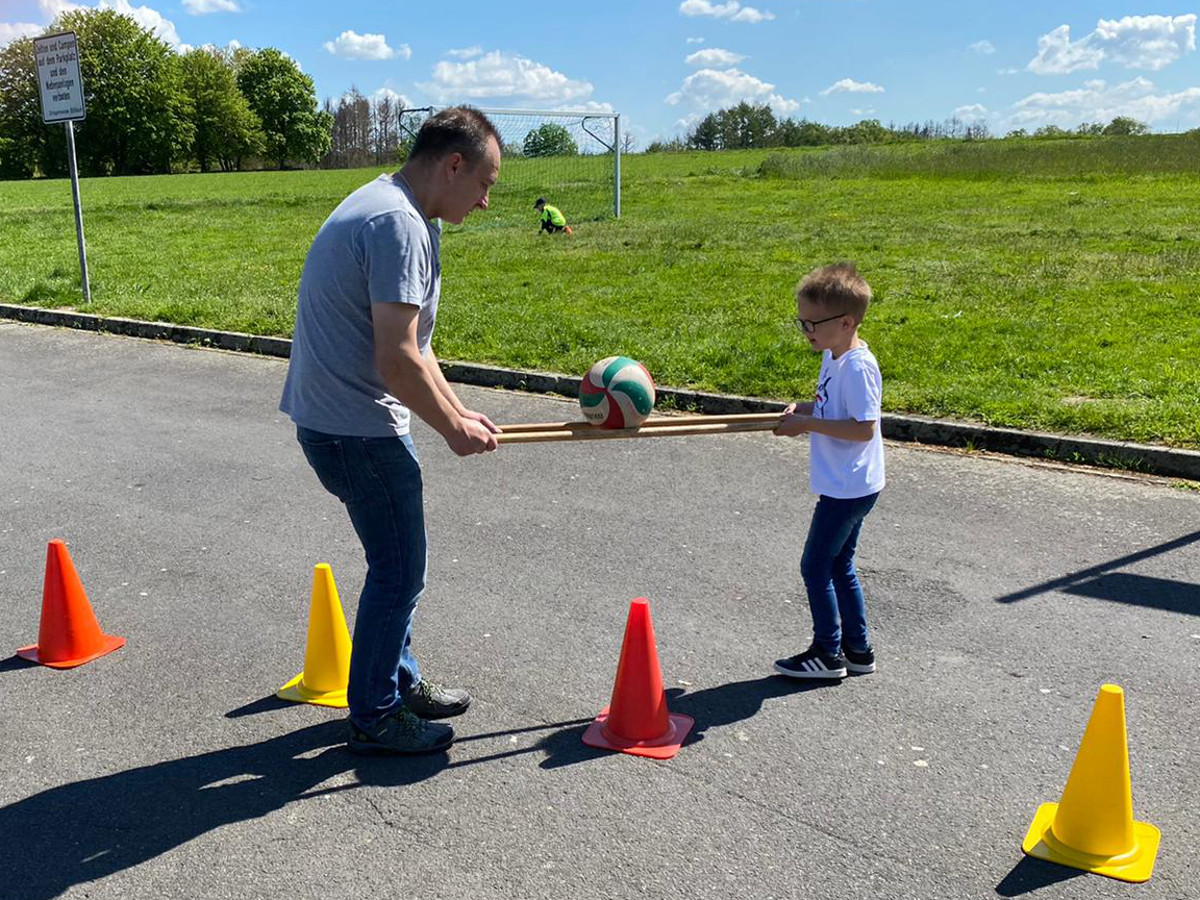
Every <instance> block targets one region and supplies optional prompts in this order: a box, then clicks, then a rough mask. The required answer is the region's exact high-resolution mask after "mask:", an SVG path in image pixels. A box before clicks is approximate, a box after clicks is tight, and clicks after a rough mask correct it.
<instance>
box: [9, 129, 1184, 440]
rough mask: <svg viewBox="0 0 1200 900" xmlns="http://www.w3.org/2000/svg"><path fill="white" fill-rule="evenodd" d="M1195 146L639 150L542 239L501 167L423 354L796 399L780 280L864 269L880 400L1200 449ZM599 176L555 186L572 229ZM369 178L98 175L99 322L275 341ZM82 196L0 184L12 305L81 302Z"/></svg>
mask: <svg viewBox="0 0 1200 900" xmlns="http://www.w3.org/2000/svg"><path fill="white" fill-rule="evenodd" d="M1198 161H1200V138H1198V137H1195V136H1182V137H1174V136H1160V137H1150V138H1138V139H1133V140H1132V141H1130V140H1126V141H1120V140H1093V141H1062V142H1046V141H1041V142H1034V141H1029V142H1008V141H1005V142H988V143H986V144H981V145H974V146H972V145H963V144H957V145H908V146H902V147H882V148H871V149H868V150H863V149H860V148H834V149H823V150H807V151H787V152H782V153H778V152H777V153H772V152H769V151H737V152H727V153H707V154H702V153H695V154H670V155H654V156H630V157H627V158H626V159H625V161H624V165H623V175H624V192H623V200H622V203H623V212H624V215H623V217H622V218H621V219H620V220H614V219H600V220H594V221H585V222H581V223H579V224H578V226H577V227H576V229H575V234H574V236H573V237H571V238H561V237H556V238H548V237H539V236H538V235H537V232H536V220H535V215H534V213H533V211H532V209H528V206H529V204H531V202H532V198H531V197H529V196H528V194H529V191H530V187H529V186H530V185H531V184H536V183H537V181H536V166H537V165H538V163H537V161H532V160H512V161H506V162H505V168H504V170H503V171H502V172H501V183H500V185H499V187H498V189H497V191H496V193H495V194H494V197H493V208H494V210H490V211H489V212H488V213H482V214H477V216H478V218H477V219H476V220H475V221H474V224H473V225H469V227H464V228H461V229H455V228H451V229H448V230H447V234H446V237H445V239H444V241H443V261H444V272H445V277H444V283H443V296H444V300H443V305H442V312H441V316H440V319H439V326H438V334H437V339H436V344H435V346H436V349H437V352H438V353H439V355H440V356H441V357H442V358H444V359H460V360H471V361H477V362H489V363H497V364H500V365H506V366H513V367H517V368H534V369H543V370H551V371H559V372H573V373H581V372H583V371H584V370H585V369H586V368H587V366H588V365H590V363H591V362H592V361H594V360H595V359H597V358H599V357H602V356H607V355H611V354H613V353H624V354H626V355H630V356H634V357H636V358H638V359H640V360H642V361H643V362H644V363H645V364H646V365H647V366H648V368H649V369H650V371H651V372H653V373H654V375H655V377H656V378H657V380H658V381H660V382H661V383H664V384H670V385H673V386H690V387H695V388H698V389H702V390H716V391H726V392H732V393H739V394H754V395H759V396H766V397H774V398H780V399H795V398H797V397H801V398H805V397H808V396H809V395H810V394H811V390H812V383H813V379H814V376H815V373H816V368H817V364H818V361H817V359H816V358H815V357H814V356H813V355H812V354H810V353H809V351H808V350H807V347H806V345H805V344H804V342H803V340H802V338H801V336H800V335H799V333H798V332H796V331H795V329H794V327H793V326H792V324H791V323H792V319H793V316H794V308H793V300H792V289H793V287H794V285H795V282H796V281H797V279H798V278H799V277H800V276H801V275H802V274H804V273H805V272H806V271H808V270H809V269H811V268H813V267H814V266H816V265H819V264H822V263H825V262H829V261H833V260H837V259H852V260H855V261H856V262H857V263H858V264H859V266H860V268H861V269H862V271H863V272H864V273H865V275H866V276H867V278H868V279H869V280H870V281H871V283H872V285H873V286H874V288H875V292H876V297H877V303H876V305H874V306H873V307H872V310H871V312H870V313H869V316H868V320H867V322H866V323H865V325H864V329H863V336H864V337H865V338H866V339H867V340H868V341H869V342H870V344H871V346H872V349H873V350H874V351H875V353H876V355H877V356H878V358H879V360H880V363H881V366H882V368H883V374H884V379H885V393H884V401H885V407H886V409H888V410H890V411H908V412H915V413H921V414H926V415H932V416H946V417H957V418H965V419H971V420H976V421H983V422H987V423H991V424H998V425H1006V426H1013V427H1021V428H1036V429H1045V430H1053V431H1065V432H1090V433H1095V434H1101V435H1106V436H1110V437H1117V438H1124V439H1130V440H1137V441H1155V442H1165V443H1168V444H1173V445H1178V446H1186V447H1193V448H1196V447H1200V362H1198V360H1200V216H1197V215H1196V212H1195V211H1196V209H1197V208H1200V170H1198V166H1200V162H1198ZM595 166H596V168H597V173H598V174H596V176H595V178H596V179H597V181H590V180H589V178H590V176H586V177H584V178H581V180H580V183H578V184H575V185H572V186H570V187H569V188H565V189H563V190H561V191H559V192H557V193H555V194H548V196H551V202H558V203H559V205H561V206H562V208H563V209H564V211H565V212H566V213H567V215H568V217H569V218H570V217H571V215H572V202H573V201H578V203H579V204H582V203H583V202H584V201H585V199H586V200H587V202H588V203H590V204H593V205H594V204H595V203H596V202H597V197H602V191H603V187H602V185H600V184H598V180H599V179H600V178H601V177H602V176H603V175H606V174H607V170H606V169H604V167H603V165H602V164H601V161H600V160H596V161H595ZM601 170H603V171H601ZM374 174H376V173H375V172H374V171H372V170H357V171H311V172H278V173H277V172H264V173H245V174H227V175H221V174H213V175H187V176H165V177H147V178H126V179H105V180H101V179H95V180H85V181H84V182H83V184H82V193H83V201H84V212H85V219H86V227H87V236H88V245H89V261H90V263H91V275H92V289H93V303H92V304H91V305H90V306H88V307H87V308H86V311H88V312H94V313H98V314H108V315H120V316H128V317H132V318H140V319H159V320H168V321H173V322H179V323H183V324H195V325H207V326H213V327H218V328H224V329H231V330H237V331H250V332H256V333H263V334H283V335H286V334H289V333H290V331H291V327H292V323H293V315H294V309H295V290H296V284H297V281H298V278H299V273H300V268H301V264H302V262H303V259H304V254H305V252H306V250H307V248H308V244H309V241H310V240H311V238H312V236H313V234H314V233H315V232H316V230H317V228H318V227H319V226H320V224H321V222H322V221H323V220H324V218H325V216H326V215H327V214H328V213H329V211H330V210H332V209H333V207H334V206H336V205H337V203H338V202H339V201H340V200H341V199H342V197H343V196H345V194H347V193H348V192H349V191H351V190H352V189H353V188H355V187H357V186H358V185H360V184H361V183H363V182H364V181H366V180H367V179H369V178H370V177H373V175H374ZM506 183H507V184H508V185H510V186H509V187H506ZM512 185H516V186H515V187H514V186H512ZM600 202H602V200H601V201H600ZM70 206H71V200H70V189H69V185H68V183H67V182H65V181H42V182H2V183H0V301H4V302H14V303H27V304H35V305H42V306H59V307H61V306H73V307H76V308H82V307H79V301H78V296H79V288H78V283H79V276H78V267H77V262H76V255H75V241H74V234H73V224H72V217H71V211H70Z"/></svg>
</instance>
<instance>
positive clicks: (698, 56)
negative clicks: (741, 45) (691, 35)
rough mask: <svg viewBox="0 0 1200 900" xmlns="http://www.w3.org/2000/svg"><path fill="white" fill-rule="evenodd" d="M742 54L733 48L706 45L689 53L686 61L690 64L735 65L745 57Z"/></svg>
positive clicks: (707, 65) (709, 65) (710, 66)
mask: <svg viewBox="0 0 1200 900" xmlns="http://www.w3.org/2000/svg"><path fill="white" fill-rule="evenodd" d="M745 58H746V57H744V56H743V55H742V54H740V53H734V52H733V51H732V50H722V49H721V48H720V47H705V48H704V49H703V50H697V51H696V52H695V53H693V54H691V55H689V56H688V57H687V58H686V59H684V62H685V63H687V64H688V65H689V66H706V67H708V68H712V67H713V66H733V65H737V64H738V63H740V62H741V61H742V60H743V59H745Z"/></svg>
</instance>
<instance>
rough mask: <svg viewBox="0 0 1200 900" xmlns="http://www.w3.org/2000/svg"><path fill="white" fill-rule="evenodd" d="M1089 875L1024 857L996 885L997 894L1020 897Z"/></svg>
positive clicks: (1078, 870)
mask: <svg viewBox="0 0 1200 900" xmlns="http://www.w3.org/2000/svg"><path fill="white" fill-rule="evenodd" d="M1087 874H1088V873H1087V872H1084V871H1082V870H1080V869H1069V868H1067V867H1066V866H1059V865H1055V864H1054V863H1050V862H1046V861H1045V860H1041V859H1034V858H1033V857H1032V856H1022V857H1021V861H1020V862H1018V863H1017V864H1016V865H1015V866H1013V870H1012V871H1011V872H1009V873H1008V874H1007V875H1005V876H1004V879H1003V880H1002V881H1001V882H1000V883H999V884H998V885H996V893H997V894H999V895H1000V896H1001V897H1020V896H1021V895H1022V894H1029V893H1032V892H1033V891H1037V890H1041V889H1042V888H1044V887H1050V885H1052V884H1058V883H1059V882H1062V881H1069V880H1071V879H1072V878H1080V877H1082V876H1084V875H1087Z"/></svg>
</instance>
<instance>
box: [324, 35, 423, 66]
mask: <svg viewBox="0 0 1200 900" xmlns="http://www.w3.org/2000/svg"><path fill="white" fill-rule="evenodd" d="M325 49H326V50H328V51H329V52H330V53H332V54H333V55H334V56H340V57H342V58H343V59H373V60H379V59H392V58H394V57H397V56H399V57H400V58H401V59H411V58H412V48H411V47H409V46H408V44H401V45H400V46H399V47H397V48H395V49H393V48H391V47H389V46H388V43H387V38H385V37H384V36H383V35H382V34H358V33H357V32H354V31H343V32H342V33H341V34H340V35H338V37H337V39H336V40H333V41H326V42H325Z"/></svg>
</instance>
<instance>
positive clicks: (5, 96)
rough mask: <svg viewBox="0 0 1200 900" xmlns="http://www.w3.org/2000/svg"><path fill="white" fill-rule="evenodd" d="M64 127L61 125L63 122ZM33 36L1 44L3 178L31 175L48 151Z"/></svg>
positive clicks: (0, 160)
mask: <svg viewBox="0 0 1200 900" xmlns="http://www.w3.org/2000/svg"><path fill="white" fill-rule="evenodd" d="M60 127H61V126H60ZM48 131H49V129H48V128H47V127H46V126H45V125H44V124H43V123H42V107H41V100H40V99H39V97H38V83H37V63H36V62H35V61H34V57H33V40H32V38H27V37H26V38H18V39H17V40H15V41H12V42H10V43H9V44H8V45H7V46H5V47H2V48H0V178H31V177H32V176H33V174H34V170H35V169H36V168H37V167H38V164H39V162H40V160H41V158H42V156H43V154H44V153H45V149H46V136H47V133H48Z"/></svg>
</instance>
